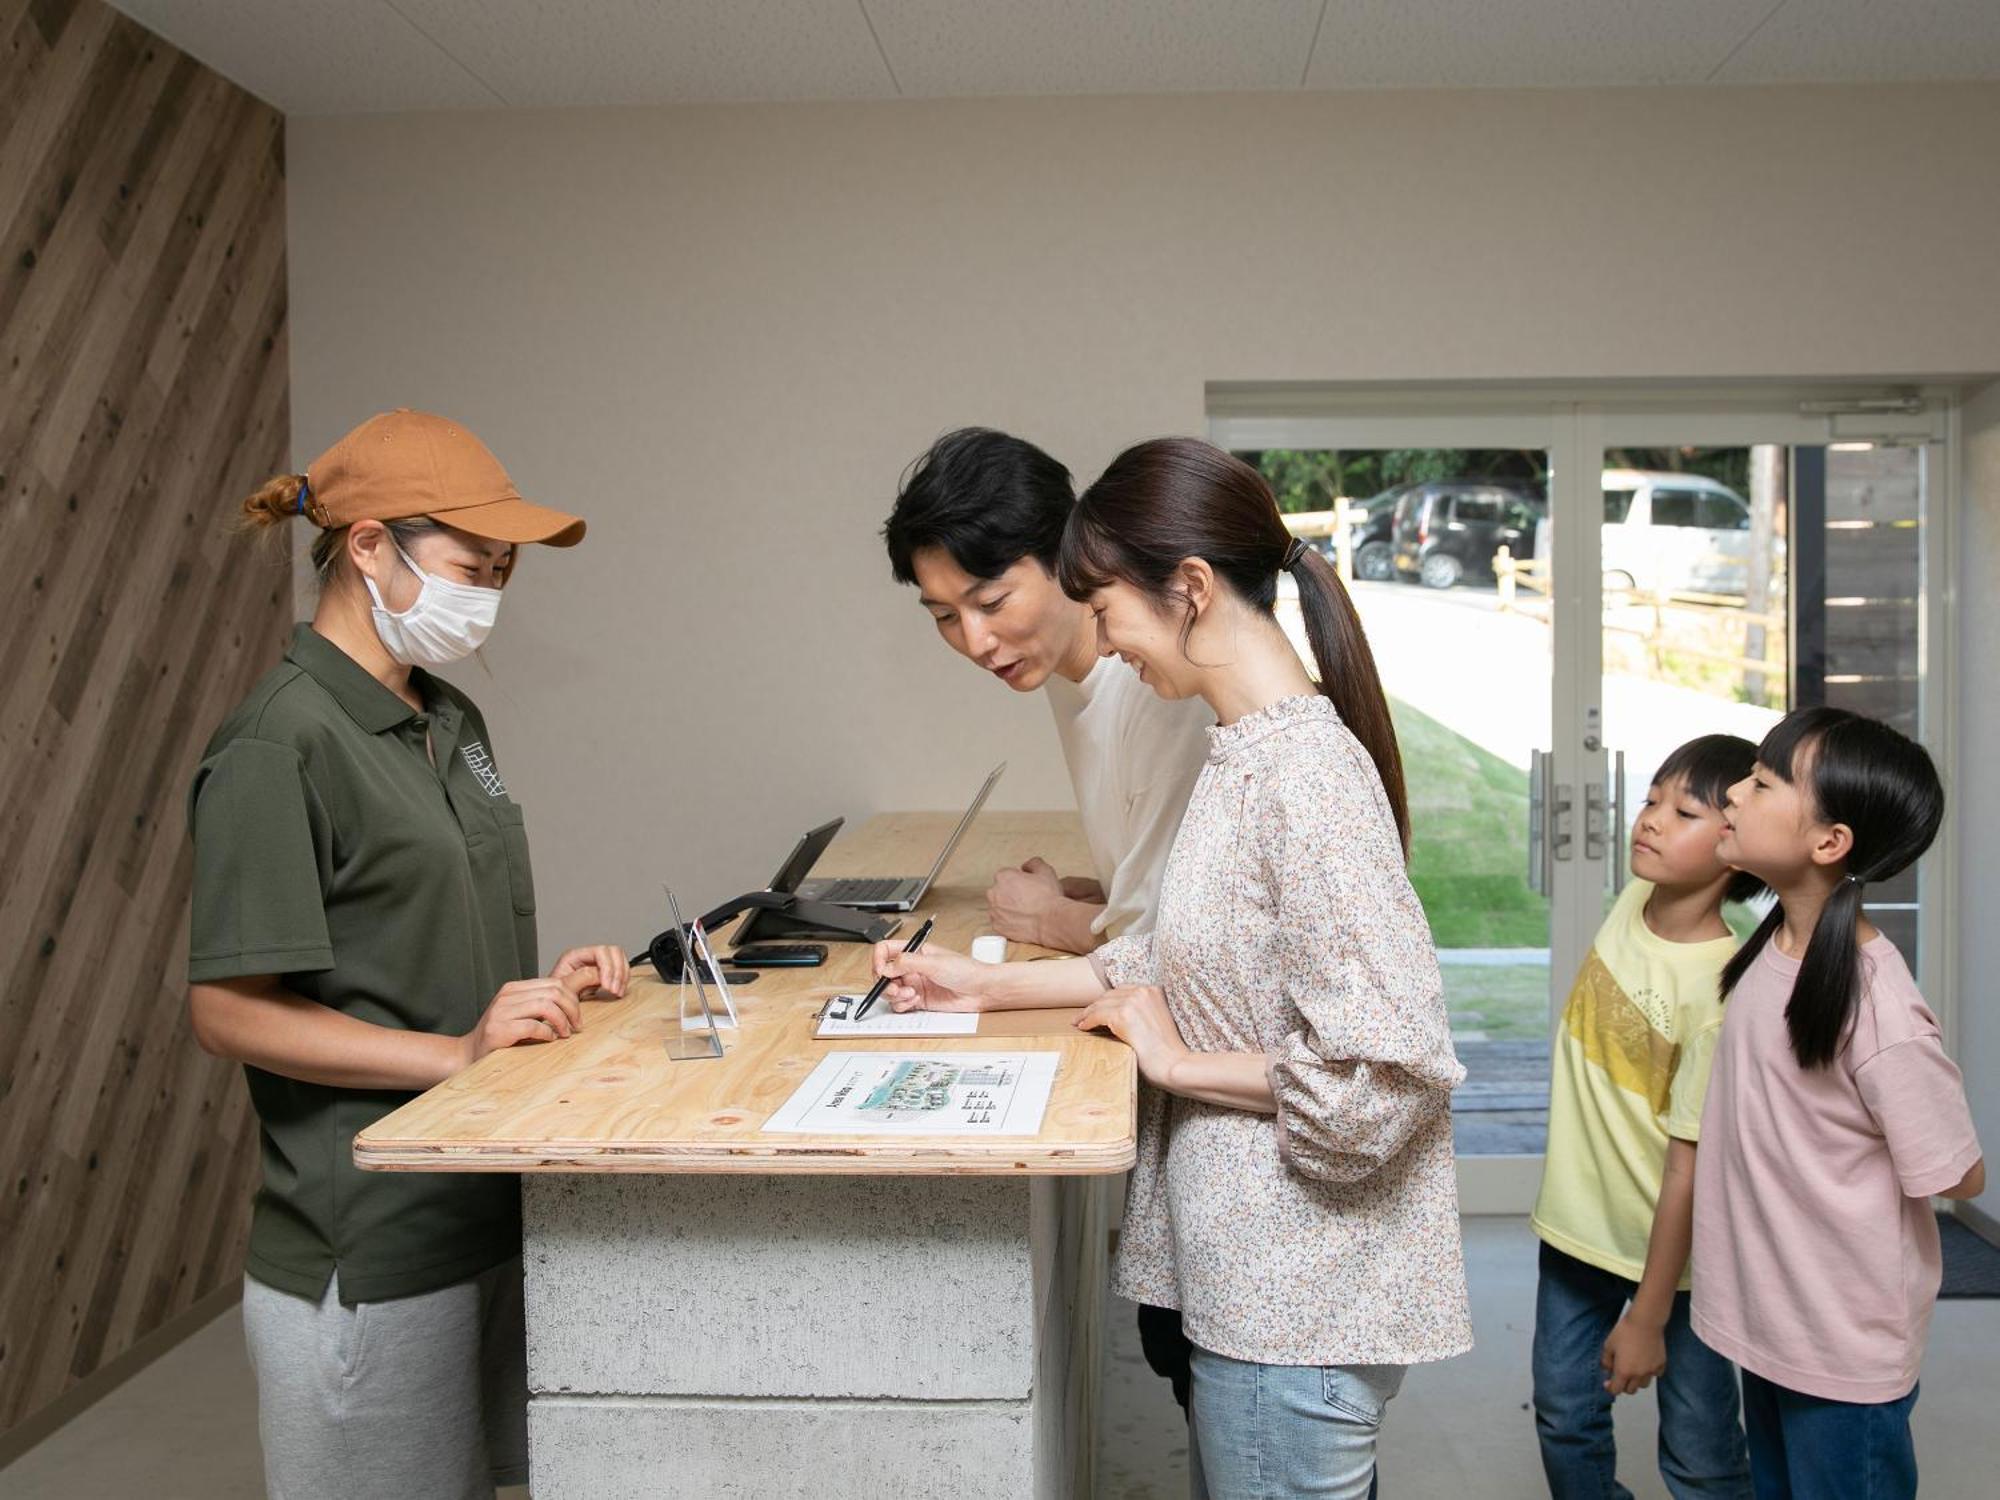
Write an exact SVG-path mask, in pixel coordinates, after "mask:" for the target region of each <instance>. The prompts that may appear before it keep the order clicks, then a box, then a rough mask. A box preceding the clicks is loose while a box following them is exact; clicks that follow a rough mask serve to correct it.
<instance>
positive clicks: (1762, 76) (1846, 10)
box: [1717, 0, 2000, 83]
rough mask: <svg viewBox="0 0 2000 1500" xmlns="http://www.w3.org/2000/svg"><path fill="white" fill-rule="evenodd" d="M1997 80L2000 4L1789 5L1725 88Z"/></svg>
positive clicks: (1734, 64)
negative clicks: (1746, 85)
mask: <svg viewBox="0 0 2000 1500" xmlns="http://www.w3.org/2000/svg"><path fill="white" fill-rule="evenodd" d="M1994 77H2000V0H1786V3H1785V6H1784V8H1783V9H1782V10H1780V11H1779V12H1778V13H1777V14H1776V15H1775V16H1773V17H1772V18H1771V19H1770V21H1769V22H1768V23H1767V24H1766V25H1765V26H1764V28H1763V29H1762V30H1761V31H1759V32H1758V33H1757V34H1756V36H1754V37H1752V38H1751V39H1750V40H1749V41H1748V42H1747V43H1745V44H1744V46H1743V48H1742V50H1741V51H1739V52H1738V53H1737V54H1736V55H1735V56H1734V57H1732V58H1731V59H1730V60H1729V62H1728V64H1727V66H1725V67H1724V68H1723V70H1722V71H1721V73H1720V74H1718V75H1717V81H1718V82H1720V83H1794V82H1806V81H1811V82H1826V83H1834V82H1842V83H1845V82H1865V81H1877V80H1879V81H1882V82H1888V81H1890V80H1893V79H1906V78H1911V79H1913V78H1994Z"/></svg>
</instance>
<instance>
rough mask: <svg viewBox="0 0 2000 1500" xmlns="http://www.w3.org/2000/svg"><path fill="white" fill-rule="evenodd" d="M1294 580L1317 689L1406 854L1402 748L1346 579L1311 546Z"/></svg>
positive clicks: (1407, 837)
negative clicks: (1362, 762) (1349, 740)
mask: <svg viewBox="0 0 2000 1500" xmlns="http://www.w3.org/2000/svg"><path fill="white" fill-rule="evenodd" d="M1292 576H1293V577H1294V578H1296V579H1297V580H1298V585H1299V611H1300V613H1301V614H1303V615H1304V616H1305V623H1306V641H1307V643H1308V644H1309V645H1311V647H1312V654H1313V664H1314V665H1315V666H1316V667H1317V668H1318V675H1319V690H1320V692H1321V693H1323V694H1324V695H1325V696H1326V697H1327V698H1328V699H1330V700H1331V701H1332V703H1333V706H1334V709H1335V711H1336V712H1337V713H1339V715H1340V719H1341V722H1342V723H1343V724H1345V725H1346V726H1347V727H1348V729H1349V730H1350V731H1352V733H1353V735H1354V737H1355V738H1356V739H1357V740H1359V741H1360V742H1361V748H1362V749H1364V750H1366V751H1367V752H1368V758H1369V759H1370V760H1372V761H1374V762H1375V772H1376V774H1377V775H1378V776H1380V777H1381V778H1382V790H1383V792H1384V793H1386V794H1387V795H1388V798H1389V809H1390V811H1391V812H1393V813H1394V814H1395V817H1396V836H1397V838H1399V839H1400V840H1401V841H1402V844H1403V857H1404V858H1405V859H1408V858H1409V855H1410V800H1409V793H1408V790H1407V788H1406V787H1405V786H1404V782H1403V752H1402V749H1401V748H1400V747H1399V746H1398V745H1397V743H1396V725H1395V722H1394V721H1393V720H1392V719H1391V718H1390V716H1389V699H1388V695H1387V694H1385V693H1384V692H1383V691H1382V676H1381V674H1380V673H1379V672H1378V671H1377V670H1376V668H1375V653H1374V651H1373V650H1372V649H1370V647H1369V645H1368V634H1367V632H1366V631H1364V630H1363V629H1362V628H1361V616H1360V615H1359V614H1358V613H1357V612H1356V611H1355V608H1354V600H1353V598H1352V597H1351V596H1350V595H1349V594H1348V592H1347V585H1345V584H1344V583H1342V582H1341V581H1340V574H1339V573H1338V572H1337V571H1335V569H1334V566H1333V564H1332V563H1330V562H1328V561H1327V560H1326V558H1325V557H1324V556H1322V555H1321V554H1320V553H1319V552H1317V551H1315V550H1314V549H1313V548H1311V547H1307V548H1306V549H1304V551H1303V552H1302V553H1301V554H1300V556H1299V560H1298V561H1297V562H1296V563H1294V564H1293V565H1292Z"/></svg>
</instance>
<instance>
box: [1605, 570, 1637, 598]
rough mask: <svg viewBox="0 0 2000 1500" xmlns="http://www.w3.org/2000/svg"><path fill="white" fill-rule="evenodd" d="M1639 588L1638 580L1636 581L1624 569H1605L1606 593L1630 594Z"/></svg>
mask: <svg viewBox="0 0 2000 1500" xmlns="http://www.w3.org/2000/svg"><path fill="white" fill-rule="evenodd" d="M1638 586H1639V585H1638V580H1637V579H1635V578H1634V577H1633V576H1632V575H1631V574H1630V573H1627V572H1626V571H1624V570H1623V569H1622V568H1607V569H1605V572H1604V592H1605V593H1607V594H1614V593H1620V592H1623V593H1627V594H1629V593H1631V592H1632V590H1633V589H1635V588H1637V587H1638Z"/></svg>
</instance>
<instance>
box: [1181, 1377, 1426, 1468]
mask: <svg viewBox="0 0 2000 1500" xmlns="http://www.w3.org/2000/svg"><path fill="white" fill-rule="evenodd" d="M1191 1369H1192V1374H1193V1377H1194V1380H1193V1384H1194V1399H1193V1408H1192V1411H1191V1413H1190V1417H1191V1420H1190V1424H1189V1443H1188V1469H1189V1474H1190V1479H1191V1485H1190V1488H1191V1490H1192V1493H1193V1495H1194V1497H1195V1500H1288V1497H1290V1496H1294V1495H1299V1496H1324V1497H1326V1500H1364V1497H1366V1496H1369V1495H1372V1494H1373V1493H1374V1487H1375V1437H1376V1434H1377V1433H1378V1432H1379V1431H1380V1430H1381V1427H1382V1408H1383V1407H1385V1406H1387V1405H1388V1404H1389V1398H1390V1397H1392V1396H1394V1395H1395V1394H1396V1392H1397V1391H1398V1390H1400V1389H1401V1388H1402V1384H1403V1366H1401V1365H1255V1364H1248V1363H1246V1362H1244V1361H1243V1360H1240V1359H1229V1358H1227V1357H1226V1356H1224V1355H1220V1354H1212V1353H1210V1352H1209V1351H1208V1350H1206V1349H1204V1348H1202V1347H1201V1346H1200V1345H1196V1346H1195V1350H1194V1356H1193V1359H1192V1361H1191Z"/></svg>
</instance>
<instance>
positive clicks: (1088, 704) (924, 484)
mask: <svg viewBox="0 0 2000 1500" xmlns="http://www.w3.org/2000/svg"><path fill="white" fill-rule="evenodd" d="M1075 503H1076V493H1075V491H1074V490H1073V489H1072V488H1071V485H1070V476H1069V470H1068V469H1066V468H1064V467H1063V466H1062V465H1061V464H1059V463H1057V462H1056V461H1055V460H1054V459H1053V458H1051V457H1050V456H1049V455H1048V454H1046V453H1044V452H1043V451H1042V450H1041V449H1039V448H1037V447H1036V446H1035V445H1034V444H1032V443H1029V442H1024V441H1023V440H1022V439H1020V438H1017V437H1010V436H1009V435H1008V434H1006V433H1004V432H994V431H992V430H991V429H989V428H983V427H967V428H962V429H960V430H959V431H957V432H951V433H947V434H946V435H945V436H943V437H941V438H939V439H938V440H937V442H935V443H934V444H932V445H931V448H930V451H929V452H927V453H925V454H924V455H923V457H921V458H919V459H918V460H917V461H916V463H914V464H913V465H911V467H910V469H909V472H908V473H907V474H906V475H905V476H904V479H903V485H902V489H901V492H900V493H899V494H898V495H897V496H896V504H895V508H894V509H893V510H891V511H890V513H889V520H888V522H887V524H886V525H884V526H883V528H882V538H883V540H884V541H885V542H886V543H887V544H888V548H889V564H890V567H891V568H892V569H893V570H894V572H895V575H896V580H897V581H898V582H899V583H908V584H914V585H916V587H917V590H918V597H919V602H920V603H922V605H923V606H924V608H925V609H926V610H928V611H929V612H930V615H931V618H932V619H933V620H934V621H935V622H936V624H937V631H938V634H939V635H941V636H943V637H944V640H945V643H946V644H947V645H949V646H950V647H951V648H952V650H954V651H956V652H957V653H958V654H959V655H960V656H963V657H964V658H965V659H966V660H967V661H970V662H972V663H973V664H975V665H976V666H978V667H980V668H981V669H982V670H984V671H988V672H991V673H992V674H993V675H994V676H995V677H997V678H999V679H1000V681H1002V682H1004V683H1006V684H1007V686H1008V687H1010V688H1012V689H1013V690H1014V691H1015V692H1017V693H1032V692H1034V691H1035V690H1036V689H1038V688H1040V689H1044V690H1045V691H1046V692H1047V694H1048V699H1049V707H1050V709H1051V710H1052V711H1053V712H1054V714H1055V720H1056V733H1057V735H1058V736H1059V737H1060V738H1061V740H1062V748H1063V759H1064V760H1065V761H1066V762H1067V763H1068V765H1069V775H1070V784H1071V785H1072V786H1073V787H1074V788H1075V790H1076V804H1077V811H1078V812H1079V813H1080V814H1081V816H1082V819H1083V834H1084V839H1085V841H1086V842H1087V843H1088V844H1089V846H1090V857H1091V861H1092V863H1094V864H1095V865H1096V867H1097V869H1096V874H1095V876H1094V877H1087V876H1074V875H1073V876H1069V877H1067V878H1065V877H1063V876H1060V875H1058V874H1057V872H1056V871H1055V869H1054V868H1053V867H1052V866H1050V864H1049V863H1048V861H1047V860H1044V859H1041V858H1034V859H1030V860H1029V861H1027V863H1025V864H1023V865H1022V866H1020V867H1019V868H1018V869H1006V870H1001V871H999V872H998V873H997V874H995V875H994V877H993V886H992V889H991V890H989V891H988V892H987V893H986V902H987V906H988V908H989V917H990V925H991V926H992V929H993V931H995V932H997V933H1000V934H1002V935H1003V936H1005V937H1008V938H1010V939H1013V940H1014V941H1016V942H1024V943H1038V944H1040V945H1041V946H1042V947H1045V948H1055V949H1059V950H1061V951H1062V952H1065V953H1088V952H1090V951H1091V950H1092V949H1094V948H1096V947H1097V946H1098V944H1100V943H1102V942H1103V941H1105V940H1106V939H1107V938H1112V937H1118V936H1121V935H1122V934H1125V933H1128V932H1150V931H1151V930H1152V926H1153V905H1154V901H1155V899H1156V898H1157V896H1158V895H1159V889H1160V874H1161V871H1162V870H1164V869H1165V868H1166V863H1167V853H1168V851H1169V850H1170V849H1171V848H1172V847H1173V842H1174V834H1175V833H1176V832H1177V831H1178V830H1179V828H1180V823H1181V813H1182V812H1183V811H1184V810H1185V809H1186V807H1187V800H1188V795H1189V793H1191V792H1192V791H1193V790H1194V782H1195V777H1196V776H1197V775H1199V774H1200V771H1201V768H1202V766H1203V765H1204V764H1205V763H1206V761H1207V759H1208V727H1209V726H1210V725H1211V724H1212V723H1214V716H1213V715H1212V714H1211V713H1209V711H1208V708H1207V706H1206V705H1205V704H1204V703H1203V702H1202V701H1201V699H1199V698H1189V699H1185V700H1181V701H1168V700H1167V699H1164V698H1161V697H1159V696H1157V695H1156V694H1155V693H1154V692H1153V690H1152V689H1151V688H1149V687H1147V686H1146V685H1145V684H1144V683H1143V682H1141V681H1140V680H1139V676H1138V674H1137V673H1136V672H1134V671H1133V670H1132V669H1131V668H1130V667H1129V666H1127V665H1126V664H1125V663H1124V662H1123V661H1121V660H1120V659H1119V658H1117V657H1116V656H1100V655H1099V654H1098V647H1097V626H1096V622H1095V621H1094V620H1093V619H1092V618H1091V612H1090V609H1089V607H1088V606H1087V605H1084V604H1081V603H1078V602H1077V601H1076V600H1074V599H1071V598H1070V597H1068V596H1067V595H1066V594H1064V593H1063V591H1062V586H1061V585H1060V584H1058V583H1057V582H1056V576H1055V568H1056V553H1057V551H1058V549H1059V548H1060V547H1061V545H1062V535H1063V526H1064V525H1065V524H1066V523H1067V522H1068V520H1069V513H1070V509H1071V507H1073V506H1074V505H1075ZM1139 1334H1140V1339H1141V1342H1142V1343H1143V1344H1144V1346H1145V1351H1146V1362H1147V1363H1148V1364H1149V1365H1151V1366H1152V1368H1153V1369H1154V1371H1155V1372H1156V1373H1158V1374H1160V1375H1162V1376H1164V1377H1166V1378H1167V1379H1169V1380H1171V1381H1172V1382H1173V1387H1174V1399H1175V1400H1176V1401H1178V1402H1180V1404H1181V1406H1182V1408H1183V1409H1185V1408H1186V1406H1187V1398H1188V1354H1189V1346H1188V1342H1187V1339H1186V1338H1185V1337H1184V1336H1183V1335H1182V1333H1181V1327H1180V1314H1179V1313H1177V1312H1175V1311H1173V1310H1172V1309H1170V1308H1158V1307H1142V1308H1141V1309H1140V1310H1139Z"/></svg>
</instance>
